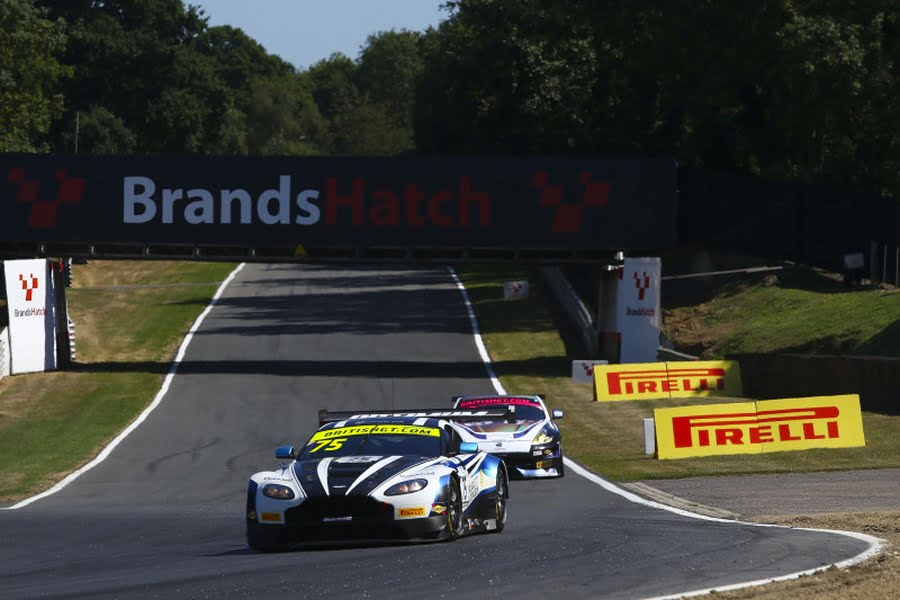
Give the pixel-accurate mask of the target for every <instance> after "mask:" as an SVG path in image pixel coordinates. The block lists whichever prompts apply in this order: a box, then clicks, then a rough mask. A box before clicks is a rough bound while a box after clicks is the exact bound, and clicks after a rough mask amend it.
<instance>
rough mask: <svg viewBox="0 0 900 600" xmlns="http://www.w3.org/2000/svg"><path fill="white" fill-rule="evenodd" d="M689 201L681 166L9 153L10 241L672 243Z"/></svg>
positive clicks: (626, 161) (628, 161) (0, 190)
mask: <svg viewBox="0 0 900 600" xmlns="http://www.w3.org/2000/svg"><path fill="white" fill-rule="evenodd" d="M676 194H677V186H676V164H675V161H674V160H672V159H669V158H637V157H635V158H627V157H626V158H611V157H580V158H579V157H565V158H563V157H546V158H541V157H412V156H409V157H325V156H312V157H213V156H198V155H184V156H178V155H142V156H96V155H81V154H78V155H34V154H0V207H2V209H0V210H2V212H0V214H3V216H4V218H3V219H2V220H0V242H2V243H28V242H31V243H35V242H37V243H45V242H55V243H61V244H62V243H72V244H75V243H102V244H198V245H199V244H210V245H212V244H221V245H241V246H246V247H251V248H256V247H259V248H264V247H275V246H277V247H288V248H291V249H294V248H297V247H298V246H302V247H304V248H318V247H332V246H341V247H397V246H399V247H413V248H417V247H418V248H428V247H441V248H444V247H460V248H479V249H528V248H533V249H558V250H568V251H575V250H598V251H600V250H603V251H607V250H615V249H622V248H628V249H646V248H665V247H672V246H674V244H675V242H676V237H675V231H676V221H677V219H676Z"/></svg>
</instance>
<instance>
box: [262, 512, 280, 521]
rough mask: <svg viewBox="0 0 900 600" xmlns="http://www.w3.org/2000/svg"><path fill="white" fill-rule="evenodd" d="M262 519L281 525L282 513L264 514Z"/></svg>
mask: <svg viewBox="0 0 900 600" xmlns="http://www.w3.org/2000/svg"><path fill="white" fill-rule="evenodd" d="M260 517H261V519H262V520H263V521H265V522H267V523H281V513H273V512H264V513H263V514H262V515H260Z"/></svg>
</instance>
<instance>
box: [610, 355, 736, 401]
mask: <svg viewBox="0 0 900 600" xmlns="http://www.w3.org/2000/svg"><path fill="white" fill-rule="evenodd" d="M742 393H743V392H742V385H741V366H740V363H739V362H737V361H733V360H688V361H672V362H658V363H635V364H617V365H598V366H597V367H595V368H594V399H595V400H599V401H601V402H611V401H617V400H660V399H667V398H696V397H703V396H726V397H740V396H741V395H742Z"/></svg>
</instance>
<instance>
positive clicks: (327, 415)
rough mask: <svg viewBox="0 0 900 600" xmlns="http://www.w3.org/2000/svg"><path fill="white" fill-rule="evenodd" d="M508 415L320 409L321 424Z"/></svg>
mask: <svg viewBox="0 0 900 600" xmlns="http://www.w3.org/2000/svg"><path fill="white" fill-rule="evenodd" d="M505 416H506V411H505V410H497V409H495V408H494V409H482V410H465V409H463V410H456V409H446V408H407V409H397V410H371V411H365V410H354V411H341V412H331V411H329V410H327V409H324V408H323V409H321V410H319V425H324V424H325V423H334V422H335V421H347V420H349V419H379V418H385V417H410V418H418V419H423V418H428V419H446V420H448V421H482V420H484V419H495V418H502V417H505Z"/></svg>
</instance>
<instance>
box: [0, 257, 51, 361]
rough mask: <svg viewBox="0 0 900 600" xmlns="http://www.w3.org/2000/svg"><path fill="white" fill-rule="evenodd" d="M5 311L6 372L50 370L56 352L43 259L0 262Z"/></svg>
mask: <svg viewBox="0 0 900 600" xmlns="http://www.w3.org/2000/svg"><path fill="white" fill-rule="evenodd" d="M3 272H4V277H5V280H6V296H7V299H6V300H7V309H8V311H9V349H10V372H11V373H12V374H13V375H15V374H18V373H33V372H37V371H52V370H55V369H56V367H57V356H56V294H55V289H54V287H53V277H52V276H51V274H50V263H49V262H48V261H47V260H45V259H32V260H7V261H4V262H3Z"/></svg>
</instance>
